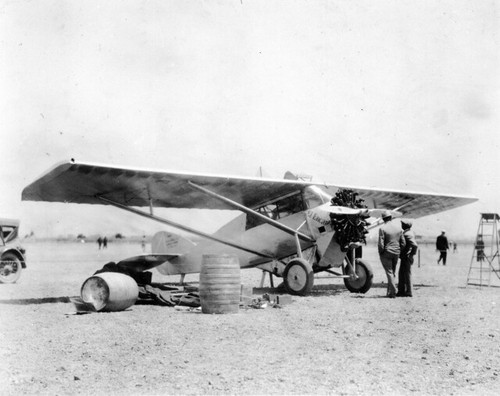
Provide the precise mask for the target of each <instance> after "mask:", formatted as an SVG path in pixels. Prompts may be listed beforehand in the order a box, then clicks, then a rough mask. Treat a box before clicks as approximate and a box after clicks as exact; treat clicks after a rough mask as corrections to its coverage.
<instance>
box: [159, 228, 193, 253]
mask: <svg viewBox="0 0 500 396" xmlns="http://www.w3.org/2000/svg"><path fill="white" fill-rule="evenodd" d="M194 246H196V245H195V244H194V243H193V242H191V241H190V240H189V239H187V238H184V237H182V236H180V235H177V234H174V233H172V232H166V231H160V232H157V233H156V234H154V236H153V240H152V241H151V253H153V254H177V255H179V256H180V255H183V254H186V253H189V252H190V251H191V250H192V249H193V247H194Z"/></svg>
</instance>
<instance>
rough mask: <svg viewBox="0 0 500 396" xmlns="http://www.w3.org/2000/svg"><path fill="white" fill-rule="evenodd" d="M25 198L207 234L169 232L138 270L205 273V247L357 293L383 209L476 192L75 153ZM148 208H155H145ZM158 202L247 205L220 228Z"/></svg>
mask: <svg viewBox="0 0 500 396" xmlns="http://www.w3.org/2000/svg"><path fill="white" fill-rule="evenodd" d="M22 199H23V200H25V201H46V202H66V203H75V204H96V205H112V206H115V207H117V208H121V209H124V210H127V211H129V212H132V213H135V214H137V215H140V216H143V217H146V218H149V219H151V220H154V221H158V222H160V223H163V224H166V225H169V226H172V227H175V228H177V229H180V230H182V231H185V232H188V233H190V234H194V235H197V236H199V237H202V240H201V241H200V242H198V243H193V242H191V241H190V240H189V239H187V238H186V237H183V236H180V235H176V234H173V233H171V232H167V231H162V232H159V233H157V234H155V236H154V237H153V240H152V253H151V254H145V255H141V256H136V257H131V258H127V259H124V260H122V261H121V262H120V263H121V264H122V265H126V266H129V267H131V268H134V269H135V270H138V271H144V270H148V269H151V268H154V267H156V268H157V269H158V270H159V271H160V273H162V274H166V275H172V274H181V275H182V276H183V275H185V274H188V273H196V272H200V269H201V263H202V257H203V255H204V254H234V255H236V256H237V257H238V259H239V262H240V266H241V268H255V267H257V268H260V269H262V270H264V271H267V272H269V273H271V274H273V275H276V276H278V277H283V280H284V284H285V287H286V289H287V290H288V292H289V293H291V294H298V295H304V294H307V293H308V292H309V291H310V290H311V289H312V287H313V282H314V274H315V273H318V272H322V271H328V272H330V273H332V274H333V275H335V276H338V277H342V278H344V283H345V285H346V287H347V288H348V289H349V290H350V291H351V292H359V293H365V292H366V291H368V290H369V289H370V287H371V285H372V278H373V273H372V270H371V268H370V265H369V264H368V263H367V262H366V261H365V260H363V259H362V258H361V257H360V256H361V254H359V251H360V250H359V249H358V247H359V246H360V244H361V243H362V242H363V241H364V238H365V234H366V233H367V229H369V228H371V227H375V226H377V225H379V224H380V222H381V221H380V216H381V213H382V212H383V211H385V210H390V211H392V213H393V215H394V216H405V217H409V218H419V217H423V216H427V215H432V214H436V213H439V212H442V211H445V210H449V209H453V208H457V207H459V206H462V205H466V204H469V203H472V202H474V201H476V198H473V197H466V196H453V195H437V194H424V193H416V192H404V191H391V190H375V189H371V188H357V187H349V186H336V185H329V184H323V183H315V182H312V181H306V180H299V179H298V178H297V177H295V176H294V175H293V174H292V173H290V172H287V174H286V175H285V178H284V179H283V180H275V179H265V178H247V177H234V176H220V175H207V174H193V173H182V172H170V171H157V170H148V169H132V168H127V167H115V166H109V165H101V164H92V163H81V162H76V161H74V160H71V161H69V162H64V163H59V164H56V165H55V166H54V167H53V168H51V169H49V170H48V171H47V172H46V173H45V174H44V175H42V176H41V177H40V178H39V179H37V180H36V181H34V182H33V183H31V184H30V185H28V186H27V187H25V188H24V190H23V192H22ZM145 208H147V209H145ZM156 208H198V209H227V210H238V211H240V212H241V215H239V216H237V217H235V218H234V219H233V220H231V221H230V222H228V223H227V224H225V225H224V226H222V227H221V228H220V229H219V230H218V231H216V232H215V233H213V234H208V233H206V232H204V231H202V230H199V229H195V228H192V227H189V226H187V225H184V224H180V223H178V222H174V221H172V220H170V219H168V218H165V217H162V216H158V215H157V214H155V209H156Z"/></svg>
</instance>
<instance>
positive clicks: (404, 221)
mask: <svg viewBox="0 0 500 396" xmlns="http://www.w3.org/2000/svg"><path fill="white" fill-rule="evenodd" d="M412 225H413V222H412V221H411V220H408V219H401V226H402V227H403V228H404V229H408V228H411V226H412Z"/></svg>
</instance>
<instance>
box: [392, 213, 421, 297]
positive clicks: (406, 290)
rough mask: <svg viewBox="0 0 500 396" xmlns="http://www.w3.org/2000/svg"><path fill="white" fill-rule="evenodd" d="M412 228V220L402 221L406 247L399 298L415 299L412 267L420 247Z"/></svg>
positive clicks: (402, 253) (401, 269)
mask: <svg viewBox="0 0 500 396" xmlns="http://www.w3.org/2000/svg"><path fill="white" fill-rule="evenodd" d="M411 226H412V221H411V220H406V219H405V220H401V227H402V228H403V237H404V239H405V246H404V248H402V249H401V264H400V265H399V275H398V278H399V282H398V294H396V295H397V296H399V297H413V290H412V284H411V265H412V264H413V256H415V254H416V253H417V249H418V246H417V241H416V238H415V233H414V232H413V230H412V229H411Z"/></svg>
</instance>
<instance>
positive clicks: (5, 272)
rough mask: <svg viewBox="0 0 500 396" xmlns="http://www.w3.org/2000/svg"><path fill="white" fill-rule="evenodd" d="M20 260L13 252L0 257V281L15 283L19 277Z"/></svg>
mask: <svg viewBox="0 0 500 396" xmlns="http://www.w3.org/2000/svg"><path fill="white" fill-rule="evenodd" d="M21 269H22V265H21V260H19V258H17V256H16V255H15V254H13V253H9V252H7V253H5V254H4V255H3V256H2V257H1V258H0V283H15V282H16V281H17V280H18V279H19V278H20V277H21Z"/></svg>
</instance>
